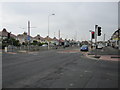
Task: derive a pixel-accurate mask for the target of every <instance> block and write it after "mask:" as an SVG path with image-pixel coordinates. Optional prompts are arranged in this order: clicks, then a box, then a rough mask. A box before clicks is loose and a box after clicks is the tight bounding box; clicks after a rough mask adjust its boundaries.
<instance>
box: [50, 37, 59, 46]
mask: <svg viewBox="0 0 120 90" xmlns="http://www.w3.org/2000/svg"><path fill="white" fill-rule="evenodd" d="M51 43H53V44H55V45H59V40H58V39H57V38H56V37H54V38H53V39H52V41H51Z"/></svg>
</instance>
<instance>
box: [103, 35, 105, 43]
mask: <svg viewBox="0 0 120 90" xmlns="http://www.w3.org/2000/svg"><path fill="white" fill-rule="evenodd" d="M103 41H104V42H105V34H104V37H103Z"/></svg>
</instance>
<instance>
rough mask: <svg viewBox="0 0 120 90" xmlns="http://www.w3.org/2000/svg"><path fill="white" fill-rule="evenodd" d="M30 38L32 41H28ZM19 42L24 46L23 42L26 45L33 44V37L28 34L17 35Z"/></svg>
mask: <svg viewBox="0 0 120 90" xmlns="http://www.w3.org/2000/svg"><path fill="white" fill-rule="evenodd" d="M28 38H30V40H29V39H28ZM17 40H19V41H20V43H21V44H22V43H23V42H24V43H27V42H29V41H30V42H31V43H32V42H33V37H31V36H28V35H27V32H24V33H23V34H18V35H17Z"/></svg>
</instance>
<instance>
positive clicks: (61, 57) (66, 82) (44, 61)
mask: <svg viewBox="0 0 120 90" xmlns="http://www.w3.org/2000/svg"><path fill="white" fill-rule="evenodd" d="M2 56H3V57H2V65H3V66H2V70H3V71H2V72H3V74H2V75H3V77H2V80H3V81H2V84H3V88H117V87H118V62H113V61H105V60H97V59H90V58H87V57H85V56H84V55H83V54H82V53H81V52H80V51H79V49H75V50H73V49H72V50H71V49H69V50H49V51H42V52H34V53H32V52H31V53H14V54H6V53H3V55H2Z"/></svg>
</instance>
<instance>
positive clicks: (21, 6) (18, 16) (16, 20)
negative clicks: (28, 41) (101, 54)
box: [2, 2, 118, 40]
mask: <svg viewBox="0 0 120 90" xmlns="http://www.w3.org/2000/svg"><path fill="white" fill-rule="evenodd" d="M117 5H118V3H117V2H97V3H96V2H59V3H58V2H30V3H29V2H21V3H19V2H17V3H15V2H14V3H13V2H11V3H2V11H3V12H2V19H3V20H2V21H3V26H4V27H7V29H8V30H11V32H14V33H16V34H18V33H22V32H23V31H27V21H28V20H30V21H31V26H33V27H36V28H31V35H32V36H35V35H36V34H38V33H39V34H40V35H42V36H44V37H45V36H46V35H47V31H48V15H49V14H52V13H55V15H54V16H50V28H49V29H50V36H51V37H53V36H54V32H55V33H56V36H58V35H57V34H58V30H61V33H62V35H61V36H63V38H66V37H68V38H71V39H72V38H73V37H74V36H75V35H76V32H77V37H78V40H81V38H83V40H90V33H89V30H94V25H95V24H98V25H100V26H101V27H102V29H103V31H102V32H103V33H106V34H108V37H107V39H109V38H110V37H109V36H111V34H112V33H113V32H114V31H115V29H116V28H117V20H118V10H117V9H118V6H117ZM18 27H25V28H26V29H24V30H23V29H20V28H18ZM63 34H64V35H63ZM101 38H102V37H101ZM101 38H100V39H101Z"/></svg>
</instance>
